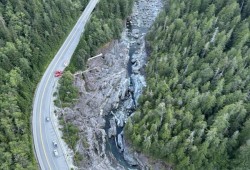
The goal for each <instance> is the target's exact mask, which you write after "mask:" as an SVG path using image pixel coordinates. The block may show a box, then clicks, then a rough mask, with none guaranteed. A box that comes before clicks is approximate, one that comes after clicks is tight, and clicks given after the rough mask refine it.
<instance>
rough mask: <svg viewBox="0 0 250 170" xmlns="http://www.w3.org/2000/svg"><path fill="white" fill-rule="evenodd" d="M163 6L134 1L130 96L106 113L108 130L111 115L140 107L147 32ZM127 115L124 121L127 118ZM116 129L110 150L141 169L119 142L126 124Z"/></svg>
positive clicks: (129, 33) (154, 0)
mask: <svg viewBox="0 0 250 170" xmlns="http://www.w3.org/2000/svg"><path fill="white" fill-rule="evenodd" d="M162 6H163V4H162V2H161V0H137V1H136V2H135V3H134V7H133V13H132V15H131V18H129V19H128V20H127V23H126V28H125V30H126V36H125V37H123V38H125V39H126V41H127V42H128V43H129V44H130V45H129V62H128V65H127V73H128V74H127V75H128V78H129V79H130V87H129V89H130V90H129V91H128V92H127V95H126V98H125V99H124V100H121V101H120V103H119V106H118V108H116V109H113V110H112V111H111V113H112V114H109V115H108V116H106V118H105V119H106V125H105V130H106V133H108V129H109V128H110V123H109V122H110V119H112V118H114V117H115V115H116V114H119V113H121V112H126V113H124V114H125V115H127V117H129V116H130V115H131V114H132V113H133V112H134V111H135V109H136V107H137V100H138V98H139V96H140V95H141V94H142V90H143V88H144V87H145V85H146V84H145V81H144V75H143V73H142V71H141V70H142V69H143V67H144V66H145V64H146V57H147V54H146V47H145V34H146V33H147V32H148V30H149V28H150V26H151V25H152V24H153V22H154V20H155V18H156V16H157V15H158V13H159V11H160V9H161V8H162ZM137 65H140V66H139V67H140V68H139V69H138V70H136V69H135V67H137ZM131 98H132V100H133V107H131V108H129V109H128V108H126V104H125V103H126V102H128V101H127V100H131ZM127 117H126V118H125V120H124V122H126V119H127ZM116 130H117V135H116V136H115V137H111V138H108V139H107V143H106V152H110V153H111V154H112V155H113V157H114V158H115V159H116V161H117V162H118V163H119V164H120V165H122V166H123V167H124V168H125V169H140V168H139V166H132V165H130V164H129V163H128V162H127V161H126V160H125V159H124V154H123V151H121V148H120V147H119V146H118V145H117V141H118V134H121V133H122V132H123V127H120V126H118V125H117V124H116ZM123 140H124V139H123Z"/></svg>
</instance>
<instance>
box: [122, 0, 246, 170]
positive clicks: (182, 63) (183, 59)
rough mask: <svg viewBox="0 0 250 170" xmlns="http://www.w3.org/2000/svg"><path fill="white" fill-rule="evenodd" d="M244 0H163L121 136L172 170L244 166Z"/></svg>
mask: <svg viewBox="0 0 250 170" xmlns="http://www.w3.org/2000/svg"><path fill="white" fill-rule="evenodd" d="M249 16H250V1H249V0H238V1H237V0H220V1H213V0H168V1H166V5H165V7H164V9H163V12H161V13H160V15H159V16H158V18H157V20H156V22H155V24H154V25H153V27H152V28H151V30H150V32H149V33H148V35H147V41H148V44H149V47H150V57H149V61H148V64H147V67H146V78H147V87H146V88H145V90H144V94H143V96H142V97H141V98H140V107H139V108H138V109H137V111H136V113H135V115H134V116H133V117H132V118H131V119H129V120H128V122H127V124H126V131H125V132H126V137H127V138H128V139H130V142H131V143H132V144H133V145H134V146H135V148H136V149H137V150H140V151H142V152H144V153H146V154H148V155H151V156H153V157H155V158H160V159H162V160H164V161H165V162H166V163H167V164H168V165H170V166H172V167H173V168H174V169H190V170H196V169H211V170H212V169H239V170H243V169H249V167H250V38H249V37H250V32H249V28H250V25H249V24H250V17H249Z"/></svg>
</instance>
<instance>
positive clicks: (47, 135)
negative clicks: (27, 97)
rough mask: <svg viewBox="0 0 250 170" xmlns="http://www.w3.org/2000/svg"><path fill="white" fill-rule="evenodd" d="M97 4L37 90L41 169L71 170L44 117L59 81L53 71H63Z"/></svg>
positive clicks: (95, 0) (36, 131)
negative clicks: (54, 144) (55, 151)
mask: <svg viewBox="0 0 250 170" xmlns="http://www.w3.org/2000/svg"><path fill="white" fill-rule="evenodd" d="M97 3H98V0H90V2H89V4H88V5H87V7H86V8H85V10H84V12H83V13H82V15H81V16H80V18H79V20H78V21H77V23H76V25H75V26H74V28H73V29H72V31H71V32H70V34H69V35H68V37H67V39H66V40H65V42H64V43H63V45H62V46H61V48H60V50H59V51H58V52H57V54H56V56H55V57H54V59H53V60H52V61H51V63H50V65H49V66H48V68H47V70H46V71H45V73H44V75H43V77H42V79H41V81H40V83H39V84H38V86H37V89H36V93H35V96H34V103H33V117H32V133H33V140H34V145H35V152H36V156H37V159H38V162H39V165H40V168H41V169H42V170H67V169H70V168H71V167H69V165H68V163H67V161H66V157H65V155H64V153H63V150H62V147H61V145H60V142H59V140H58V137H57V135H56V132H55V129H54V128H53V125H52V123H51V121H47V120H46V118H50V115H51V114H52V113H51V112H53V110H52V109H51V105H50V103H51V101H52V98H53V94H52V93H53V86H54V85H55V84H56V83H57V81H58V78H57V77H54V72H55V71H56V70H64V68H65V65H64V63H65V61H66V62H68V61H69V60H70V58H71V57H72V55H73V53H74V51H75V49H76V47H77V45H78V43H79V41H80V37H81V34H82V32H83V31H84V26H85V24H86V22H87V21H88V19H89V17H90V14H91V12H92V11H93V9H94V7H95V6H96V4H97ZM51 110H52V111H51ZM53 141H56V142H57V144H58V146H57V147H55V146H53V143H52V142H53ZM55 149H57V151H58V156H55V155H54V153H53V151H54V150H55Z"/></svg>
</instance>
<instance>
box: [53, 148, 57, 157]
mask: <svg viewBox="0 0 250 170" xmlns="http://www.w3.org/2000/svg"><path fill="white" fill-rule="evenodd" d="M53 153H54V156H56V157H57V156H58V152H57V150H56V149H55V150H54V151H53Z"/></svg>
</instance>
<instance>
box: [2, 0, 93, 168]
mask: <svg viewBox="0 0 250 170" xmlns="http://www.w3.org/2000/svg"><path fill="white" fill-rule="evenodd" d="M87 3H88V0H73V1H68V0H60V1H58V0H49V1H44V0H25V1H24V0H0V169H3V170H9V169H18V170H22V169H25V170H26V169H29V170H30V169H37V167H38V166H37V163H36V161H35V158H34V154H33V153H34V152H33V147H32V138H31V111H32V110H31V109H32V100H33V95H34V92H35V88H36V85H37V83H38V81H39V80H40V78H41V76H42V74H43V72H44V71H45V69H46V67H47V65H48V64H49V62H50V60H51V59H52V58H53V57H54V55H55V53H56V52H57V50H58V49H59V47H60V45H61V44H62V42H63V41H64V39H65V38H66V36H67V34H68V33H69V31H70V30H71V28H72V27H73V25H74V24H75V22H76V20H77V19H78V17H79V16H80V14H81V12H82V11H83V10H84V7H85V6H86V4H87Z"/></svg>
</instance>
